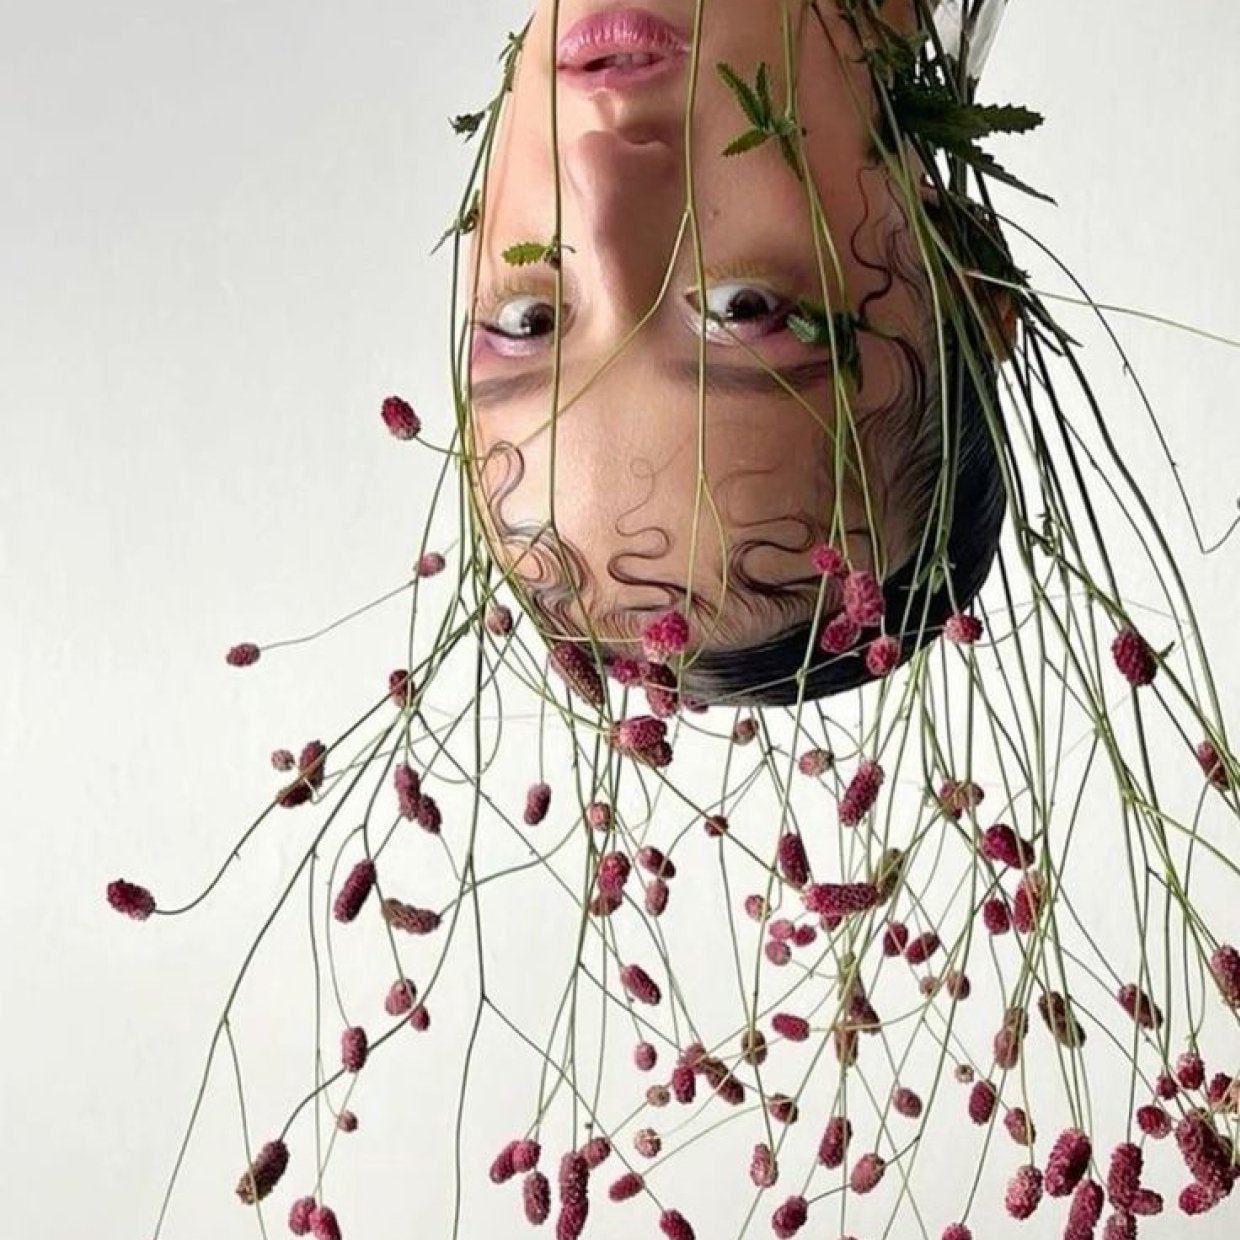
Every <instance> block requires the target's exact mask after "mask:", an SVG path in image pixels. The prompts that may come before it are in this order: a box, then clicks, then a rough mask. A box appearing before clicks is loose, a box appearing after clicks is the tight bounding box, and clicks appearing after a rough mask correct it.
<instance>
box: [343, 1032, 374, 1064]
mask: <svg viewBox="0 0 1240 1240" xmlns="http://www.w3.org/2000/svg"><path fill="white" fill-rule="evenodd" d="M369 1052H370V1043H369V1040H368V1039H367V1037H366V1030H365V1029H363V1028H362V1027H361V1025H352V1026H350V1027H349V1028H348V1029H346V1030H344V1032H343V1033H341V1035H340V1062H341V1064H342V1065H343V1066H344V1070H345V1071H346V1072H360V1071H361V1070H362V1069H363V1068H364V1067H365V1066H366V1057H367V1055H368V1054H369Z"/></svg>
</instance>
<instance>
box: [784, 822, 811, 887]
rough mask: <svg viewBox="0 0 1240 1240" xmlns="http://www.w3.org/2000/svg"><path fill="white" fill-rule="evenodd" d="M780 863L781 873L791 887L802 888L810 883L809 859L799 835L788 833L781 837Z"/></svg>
mask: <svg viewBox="0 0 1240 1240" xmlns="http://www.w3.org/2000/svg"><path fill="white" fill-rule="evenodd" d="M778 861H779V872H780V873H781V874H782V875H783V876H784V882H786V883H787V884H788V885H789V886H791V887H797V888H801V887H804V886H805V884H806V883H807V882H808V881H809V859H808V858H807V857H806V855H805V845H804V843H803V842H802V841H801V837H800V836H799V835H796V834H794V833H793V832H788V833H787V834H786V835H781V836H780V837H779V850H778Z"/></svg>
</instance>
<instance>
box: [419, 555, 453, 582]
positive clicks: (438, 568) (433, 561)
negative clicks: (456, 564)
mask: <svg viewBox="0 0 1240 1240" xmlns="http://www.w3.org/2000/svg"><path fill="white" fill-rule="evenodd" d="M445 564H446V561H445V560H444V558H443V556H442V555H440V554H439V552H438V551H424V552H423V553H422V554H421V555H420V556H418V562H417V563H416V564H415V565H414V566H413V572H414V575H415V576H417V577H435V576H438V574H440V573H442V572H443V570H444V566H445Z"/></svg>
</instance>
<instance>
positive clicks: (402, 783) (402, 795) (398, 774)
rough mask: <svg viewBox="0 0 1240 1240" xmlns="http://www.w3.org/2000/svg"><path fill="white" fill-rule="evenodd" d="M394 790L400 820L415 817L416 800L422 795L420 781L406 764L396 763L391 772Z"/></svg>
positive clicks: (415, 772)
mask: <svg viewBox="0 0 1240 1240" xmlns="http://www.w3.org/2000/svg"><path fill="white" fill-rule="evenodd" d="M392 784H393V786H394V787H395V788H396V805H397V808H398V810H399V812H400V816H401V817H402V818H408V819H409V820H410V821H412V820H413V819H414V818H416V817H417V806H418V798H419V797H421V795H422V779H421V776H419V775H418V773H417V771H415V770H414V769H413V767H411V766H410V765H409V763H407V762H398V763H397V764H396V766H395V767H394V768H393V770H392Z"/></svg>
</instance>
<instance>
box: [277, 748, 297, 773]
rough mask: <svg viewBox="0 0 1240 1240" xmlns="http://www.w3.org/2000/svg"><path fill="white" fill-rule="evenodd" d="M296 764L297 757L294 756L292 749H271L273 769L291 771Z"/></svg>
mask: <svg viewBox="0 0 1240 1240" xmlns="http://www.w3.org/2000/svg"><path fill="white" fill-rule="evenodd" d="M296 765H297V759H296V758H294V757H293V754H292V751H291V750H289V749H273V750H272V751H271V767H272V770H276V771H291V770H292V769H293V768H294V767H295V766H296Z"/></svg>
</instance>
